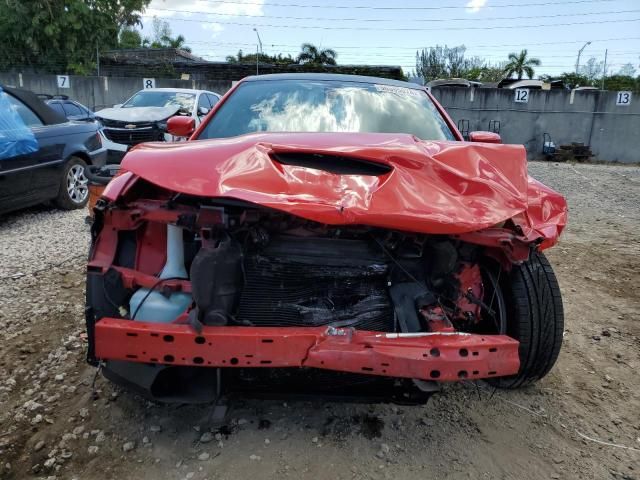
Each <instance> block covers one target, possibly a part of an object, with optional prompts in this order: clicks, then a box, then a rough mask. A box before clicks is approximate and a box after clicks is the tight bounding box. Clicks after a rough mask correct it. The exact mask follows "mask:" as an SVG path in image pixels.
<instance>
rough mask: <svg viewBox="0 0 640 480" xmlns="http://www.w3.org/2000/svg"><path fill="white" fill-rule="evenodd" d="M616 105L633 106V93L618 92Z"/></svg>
mask: <svg viewBox="0 0 640 480" xmlns="http://www.w3.org/2000/svg"><path fill="white" fill-rule="evenodd" d="M616 105H623V106H627V105H631V92H618V94H617V95H616Z"/></svg>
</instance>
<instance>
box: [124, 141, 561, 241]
mask: <svg viewBox="0 0 640 480" xmlns="http://www.w3.org/2000/svg"><path fill="white" fill-rule="evenodd" d="M292 152H304V153H310V152H311V153H319V154H324V155H342V156H348V157H351V158H358V159H363V160H368V161H371V162H377V163H383V164H386V165H388V166H390V167H391V171H390V172H389V173H385V174H383V175H380V176H374V175H371V176H369V175H343V174H334V173H330V172H327V171H324V170H321V169H315V168H313V169H312V168H307V167H302V166H294V165H285V164H281V163H279V162H277V161H276V160H274V158H273V157H272V154H274V153H276V154H277V153H292ZM123 168H124V169H125V170H127V171H129V172H132V173H133V174H135V175H137V176H140V177H142V178H144V179H145V180H147V181H149V182H151V183H153V184H155V185H158V186H160V187H163V188H166V189H169V190H172V191H175V192H181V193H185V194H189V195H197V196H205V197H227V198H235V199H240V200H245V201H248V202H252V203H255V204H259V205H263V206H265V207H270V208H274V209H277V210H281V211H284V212H288V213H290V214H293V215H297V216H299V217H303V218H307V219H309V220H313V221H317V222H320V223H325V224H331V225H370V226H377V227H382V228H389V229H398V230H405V231H412V232H420V233H431V234H456V233H463V232H469V231H475V230H480V229H483V228H486V227H490V226H493V225H495V224H497V223H500V222H502V221H504V220H507V219H509V218H512V217H514V216H516V215H518V214H522V213H524V214H525V215H523V218H528V221H529V223H530V224H529V225H528V227H530V228H532V229H534V230H536V231H538V232H539V233H540V236H543V237H545V238H547V239H549V240H552V239H555V238H557V236H558V235H559V233H560V231H561V230H562V228H563V227H564V224H565V222H566V203H565V201H564V198H563V197H562V196H560V195H559V194H557V193H555V192H553V191H552V190H551V189H548V188H547V187H545V186H544V185H542V184H540V183H538V182H536V181H535V180H533V179H530V178H529V177H528V175H527V160H526V154H525V149H524V147H522V146H516V145H492V144H478V143H475V144H472V143H465V142H441V141H421V140H419V139H417V138H415V137H413V136H411V135H405V134H371V133H367V134H364V133H263V134H252V135H244V136H241V137H234V138H228V139H216V140H199V141H190V142H187V143H174V144H170V143H153V144H145V145H140V146H138V147H136V148H134V149H133V150H132V151H131V152H130V153H128V154H127V155H126V157H125V159H124V161H123Z"/></svg>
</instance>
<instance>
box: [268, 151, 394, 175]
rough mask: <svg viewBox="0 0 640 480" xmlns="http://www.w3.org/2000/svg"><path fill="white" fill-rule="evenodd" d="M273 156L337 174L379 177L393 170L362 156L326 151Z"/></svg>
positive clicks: (280, 159)
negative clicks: (333, 153)
mask: <svg viewBox="0 0 640 480" xmlns="http://www.w3.org/2000/svg"><path fill="white" fill-rule="evenodd" d="M271 158H272V159H273V160H274V161H276V162H278V163H280V164H282V165H292V166H296V167H304V168H312V169H314V170H322V171H325V172H329V173H334V174H336V175H366V176H370V177H378V176H381V175H385V174H387V173H389V172H390V171H391V170H392V167H390V166H389V165H384V164H382V163H377V162H371V161H369V160H363V159H361V158H354V157H348V156H344V155H332V154H325V153H305V152H286V153H272V154H271Z"/></svg>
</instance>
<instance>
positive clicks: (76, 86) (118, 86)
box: [0, 73, 231, 111]
mask: <svg viewBox="0 0 640 480" xmlns="http://www.w3.org/2000/svg"><path fill="white" fill-rule="evenodd" d="M155 83H156V87H157V88H195V89H199V90H209V91H212V92H216V93H219V94H221V95H222V94H224V93H226V92H227V90H229V89H230V88H231V81H230V80H229V81H225V80H177V79H169V78H156V79H155ZM0 85H8V86H12V87H18V88H24V89H25V90H31V91H32V92H34V93H47V94H49V95H57V94H62V95H68V96H69V98H73V99H74V100H77V101H78V102H80V103H82V104H83V105H86V106H87V107H89V108H91V109H93V110H96V111H97V110H100V109H102V108H106V107H112V106H113V105H115V104H117V103H122V102H124V101H125V100H127V99H128V98H129V97H131V96H132V95H133V94H134V93H136V92H137V91H139V90H141V89H142V88H143V84H142V78H138V77H82V76H76V75H71V76H69V88H58V80H57V76H56V75H36V74H20V73H0Z"/></svg>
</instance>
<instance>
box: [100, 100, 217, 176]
mask: <svg viewBox="0 0 640 480" xmlns="http://www.w3.org/2000/svg"><path fill="white" fill-rule="evenodd" d="M218 100H220V95H218V94H217V93H214V92H208V91H204V90H190V89H185V88H148V89H145V90H140V91H139V92H138V93H136V94H135V95H134V96H133V97H131V98H130V99H129V100H127V101H126V102H124V103H123V104H121V105H114V107H113V108H106V109H104V110H100V111H99V112H97V113H96V117H97V118H98V120H99V121H100V122H102V124H103V126H104V134H105V136H106V137H107V144H106V145H107V148H108V150H109V162H110V163H117V162H119V161H120V160H121V159H122V157H123V156H124V154H125V153H126V152H127V150H128V149H129V148H130V147H132V146H133V145H137V144H139V143H142V142H153V141H169V142H170V141H174V140H177V139H176V138H174V137H173V136H171V135H169V134H167V133H166V127H167V120H168V119H169V117H171V116H173V115H182V116H186V117H189V118H192V119H193V120H194V122H195V125H199V124H200V121H201V120H202V119H203V118H204V117H205V116H206V115H207V113H209V111H210V110H211V108H213V106H214V105H215V104H216V103H218Z"/></svg>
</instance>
